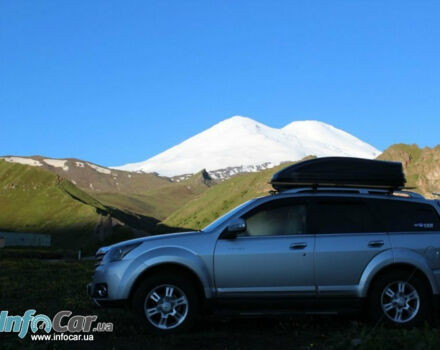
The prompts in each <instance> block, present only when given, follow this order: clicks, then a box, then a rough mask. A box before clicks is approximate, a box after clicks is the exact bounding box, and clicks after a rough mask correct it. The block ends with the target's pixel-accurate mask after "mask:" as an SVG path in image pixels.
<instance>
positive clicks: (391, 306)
mask: <svg viewBox="0 0 440 350" xmlns="http://www.w3.org/2000/svg"><path fill="white" fill-rule="evenodd" d="M430 308H431V293H430V290H429V286H427V284H426V282H425V281H424V280H422V279H421V278H420V277H418V276H417V274H414V273H410V272H406V271H402V270H396V271H390V272H386V273H384V274H383V275H381V276H379V277H378V279H377V280H376V281H375V282H374V284H373V285H372V287H371V290H370V293H369V297H368V314H369V315H368V316H369V319H370V320H371V321H372V322H374V323H376V324H377V323H380V322H384V323H385V324H386V325H389V326H394V327H405V328H411V327H414V326H417V325H419V324H421V323H423V321H424V320H426V319H428V316H429V315H430Z"/></svg>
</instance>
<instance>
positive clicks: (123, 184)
mask: <svg viewBox="0 0 440 350" xmlns="http://www.w3.org/2000/svg"><path fill="white" fill-rule="evenodd" d="M1 158H2V157H0V160H1ZM3 158H5V159H6V160H9V161H10V162H13V164H17V161H28V160H33V161H35V163H36V164H38V166H35V167H37V168H40V169H46V170H48V171H50V172H52V173H54V174H56V175H58V176H60V177H62V178H64V179H67V180H69V181H70V182H71V183H72V184H74V185H75V186H76V187H77V188H79V189H81V190H83V191H84V192H86V193H88V194H89V195H90V196H91V197H93V198H96V199H98V200H99V201H100V202H101V203H103V204H104V205H105V206H107V207H113V208H117V209H121V210H124V211H128V212H131V213H136V214H138V215H141V216H146V217H154V218H157V219H159V220H163V219H165V218H166V217H167V216H169V215H170V214H171V213H172V212H173V211H175V210H176V209H177V208H179V207H180V206H182V205H184V204H185V203H186V202H188V201H190V200H192V199H194V198H195V197H197V196H198V195H199V194H200V193H202V192H203V191H205V190H206V189H207V188H209V187H210V186H211V185H213V184H214V182H213V181H212V179H210V177H209V175H208V174H207V173H206V172H204V171H201V172H199V173H197V174H194V175H193V176H192V177H191V178H189V179H187V180H185V181H181V182H173V181H171V179H169V178H167V177H163V176H159V175H157V174H154V173H148V174H147V173H133V172H127V171H121V170H116V169H111V168H106V167H103V166H100V165H97V164H93V163H91V162H87V161H84V160H81V159H76V158H64V159H53V158H47V157H42V156H32V157H14V156H4V157H3ZM14 159H15V160H14Z"/></svg>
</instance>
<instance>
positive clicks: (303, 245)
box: [290, 242, 307, 250]
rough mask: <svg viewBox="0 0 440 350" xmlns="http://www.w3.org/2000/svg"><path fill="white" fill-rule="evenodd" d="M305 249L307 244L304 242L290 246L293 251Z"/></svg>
mask: <svg viewBox="0 0 440 350" xmlns="http://www.w3.org/2000/svg"><path fill="white" fill-rule="evenodd" d="M305 247H307V243H305V242H298V243H292V244H291V245H290V249H295V250H299V249H304V248H305Z"/></svg>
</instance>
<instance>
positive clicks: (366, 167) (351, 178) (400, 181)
mask: <svg viewBox="0 0 440 350" xmlns="http://www.w3.org/2000/svg"><path fill="white" fill-rule="evenodd" d="M405 182H406V181H405V175H404V173H403V168H402V163H398V162H387V161H383V160H371V159H362V158H350V157H323V158H315V159H310V160H305V161H302V162H299V163H295V164H293V165H291V166H288V167H287V168H284V169H282V170H280V171H279V172H277V173H276V174H274V175H273V177H272V180H271V182H270V183H271V184H272V186H273V187H274V188H275V189H276V190H277V191H284V190H287V189H292V188H298V187H308V186H312V187H318V186H323V187H366V188H380V189H388V190H390V191H392V190H398V189H402V188H403V187H404V186H405Z"/></svg>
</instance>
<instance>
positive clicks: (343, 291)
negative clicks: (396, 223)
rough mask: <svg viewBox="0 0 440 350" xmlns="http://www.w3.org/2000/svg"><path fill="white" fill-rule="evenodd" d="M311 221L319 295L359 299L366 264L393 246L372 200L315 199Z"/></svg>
mask: <svg viewBox="0 0 440 350" xmlns="http://www.w3.org/2000/svg"><path fill="white" fill-rule="evenodd" d="M311 221H312V224H311V230H312V232H313V233H315V234H316V242H315V273H316V283H317V287H318V294H319V295H320V296H331V295H333V294H335V295H347V296H356V295H357V294H356V292H357V285H358V284H359V281H360V278H361V275H362V272H363V271H364V269H365V267H366V266H367V264H368V263H369V262H370V261H371V260H372V259H373V258H374V257H375V256H376V255H377V254H379V253H381V252H383V251H385V250H387V249H390V247H391V245H390V241H389V238H388V235H387V233H386V232H385V228H384V225H383V223H382V221H381V220H380V218H379V216H378V215H377V213H376V211H375V210H374V208H373V207H372V205H371V203H370V201H369V200H367V199H364V198H356V197H345V198H341V197H332V196H329V197H317V198H314V199H313V204H312V211H311Z"/></svg>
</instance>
